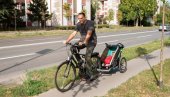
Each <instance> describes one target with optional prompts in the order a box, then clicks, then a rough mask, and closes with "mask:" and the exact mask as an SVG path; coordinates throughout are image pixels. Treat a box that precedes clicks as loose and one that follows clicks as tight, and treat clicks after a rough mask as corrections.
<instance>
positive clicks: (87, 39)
mask: <svg viewBox="0 0 170 97" xmlns="http://www.w3.org/2000/svg"><path fill="white" fill-rule="evenodd" d="M91 35H92V31H91V30H88V32H87V35H86V38H85V40H84V43H85V44H86V45H87V44H88V42H89V39H90V37H91Z"/></svg>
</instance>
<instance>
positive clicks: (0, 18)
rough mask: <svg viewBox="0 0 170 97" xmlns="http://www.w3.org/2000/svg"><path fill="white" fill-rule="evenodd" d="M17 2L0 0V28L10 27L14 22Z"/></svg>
mask: <svg viewBox="0 0 170 97" xmlns="http://www.w3.org/2000/svg"><path fill="white" fill-rule="evenodd" d="M14 13H15V3H14V1H13V0H0V24H1V25H2V27H0V28H4V29H6V28H8V27H10V25H11V24H12V23H13V22H14V18H15V17H14Z"/></svg>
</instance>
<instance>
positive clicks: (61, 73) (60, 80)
mask: <svg viewBox="0 0 170 97" xmlns="http://www.w3.org/2000/svg"><path fill="white" fill-rule="evenodd" d="M75 79H76V68H75V66H74V65H72V63H71V62H68V61H65V62H63V63H62V64H60V65H59V66H58V67H57V71H56V74H55V85H56V88H57V89H58V90H59V91H60V92H66V91H68V90H69V89H71V87H72V86H73V84H74V82H75Z"/></svg>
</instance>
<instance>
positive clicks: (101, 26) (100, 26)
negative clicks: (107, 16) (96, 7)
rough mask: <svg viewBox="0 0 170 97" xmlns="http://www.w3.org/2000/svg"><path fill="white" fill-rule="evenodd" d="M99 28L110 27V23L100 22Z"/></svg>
mask: <svg viewBox="0 0 170 97" xmlns="http://www.w3.org/2000/svg"><path fill="white" fill-rule="evenodd" d="M95 27H96V25H95ZM98 28H109V25H108V24H99V25H98Z"/></svg>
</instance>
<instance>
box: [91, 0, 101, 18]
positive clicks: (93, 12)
mask: <svg viewBox="0 0 170 97" xmlns="http://www.w3.org/2000/svg"><path fill="white" fill-rule="evenodd" d="M91 3H92V4H91V18H92V20H94V19H95V16H96V13H97V12H96V11H97V10H99V9H100V8H99V1H98V0H92V1H91Z"/></svg>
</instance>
